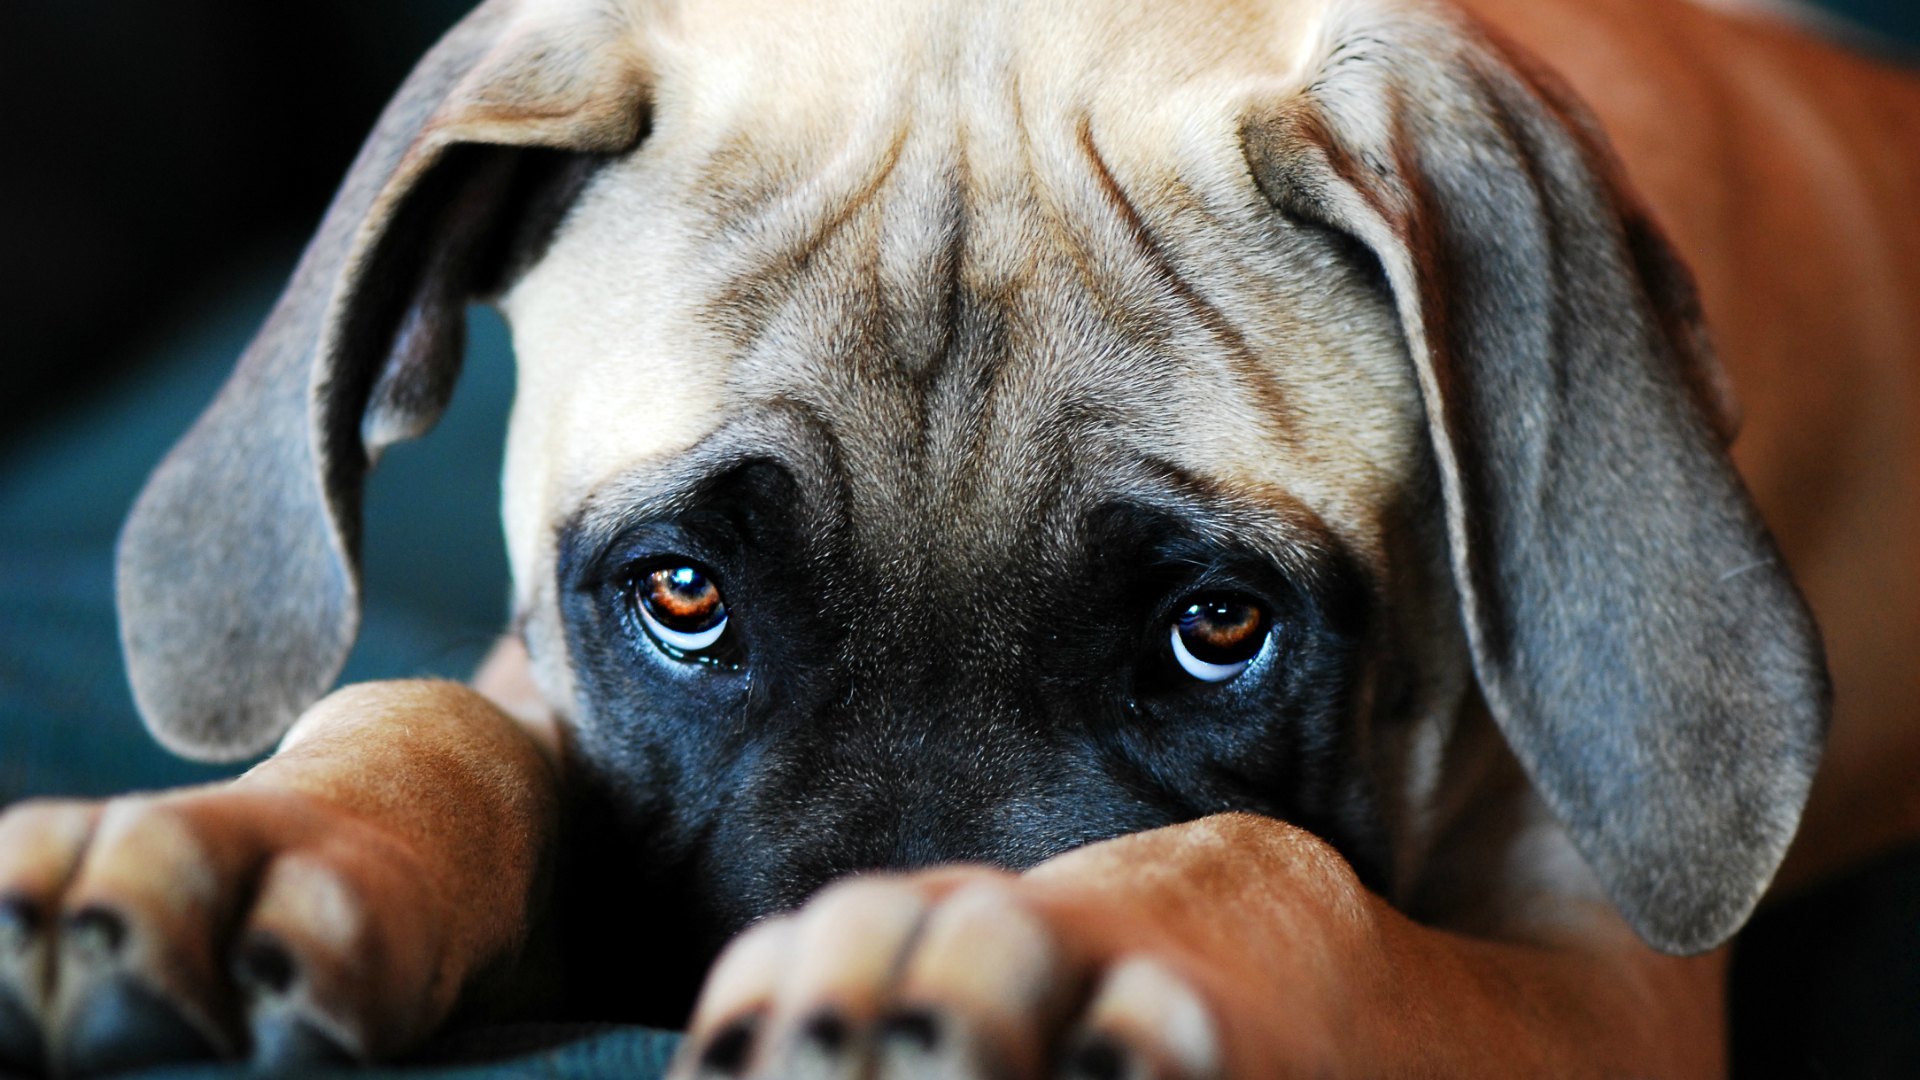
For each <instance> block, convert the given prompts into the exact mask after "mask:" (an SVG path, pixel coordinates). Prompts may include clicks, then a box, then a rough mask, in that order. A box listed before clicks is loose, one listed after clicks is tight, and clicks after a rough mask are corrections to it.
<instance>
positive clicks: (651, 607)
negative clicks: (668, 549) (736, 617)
mask: <svg viewBox="0 0 1920 1080" xmlns="http://www.w3.org/2000/svg"><path fill="white" fill-rule="evenodd" d="M632 589H633V599H634V604H633V606H634V610H635V611H637V612H638V613H639V615H640V622H641V624H642V625H644V626H645V627H646V628H647V633H648V634H649V635H651V636H652V637H653V639H654V640H655V641H657V642H659V643H660V645H661V646H662V648H663V649H664V650H665V651H666V652H667V653H668V655H670V656H674V657H675V658H676V659H678V658H680V657H682V656H685V655H689V654H693V653H698V652H701V651H702V650H705V649H709V648H712V647H713V645H714V643H715V642H718V641H719V640H720V638H721V635H723V634H725V633H726V632H727V602H726V601H725V600H724V599H722V597H721V596H720V587H719V586H717V585H715V584H714V583H713V579H712V578H710V577H708V576H707V575H706V573H705V572H704V571H702V570H700V569H699V568H698V567H694V566H663V567H660V568H658V569H655V570H652V571H649V572H648V573H646V574H645V575H643V576H641V577H639V578H637V579H636V580H635V581H634V583H633V586H632Z"/></svg>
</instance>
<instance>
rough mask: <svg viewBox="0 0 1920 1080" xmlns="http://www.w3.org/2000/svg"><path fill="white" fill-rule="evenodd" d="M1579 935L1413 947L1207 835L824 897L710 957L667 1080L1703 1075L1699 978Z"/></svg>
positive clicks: (1357, 911) (1418, 933) (1359, 902)
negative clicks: (1547, 940)
mask: <svg viewBox="0 0 1920 1080" xmlns="http://www.w3.org/2000/svg"><path fill="white" fill-rule="evenodd" d="M1609 924H1610V925H1609ZM1596 925H1597V926H1605V927H1606V929H1604V930H1596V931H1594V932H1593V933H1591V934H1586V935H1582V936H1580V938H1579V940H1573V941H1568V942H1562V943H1559V944H1557V945H1551V946H1549V945H1524V946H1523V945H1515V944H1500V943H1493V942H1488V941H1482V940H1476V939H1469V938H1464V937H1460V936H1457V935H1453V934H1449V933H1446V932H1443V931H1439V930H1435V929H1431V928H1428V927H1425V926H1421V925H1419V924H1416V923H1414V922H1412V921H1411V920H1409V919H1407V918H1406V917H1405V916H1403V915H1401V914H1400V913H1399V912H1397V911H1396V910H1394V909H1393V908H1391V907H1390V906H1388V905H1387V904H1386V903H1385V902H1384V901H1383V900H1381V899H1379V898H1378V897H1376V896H1374V895H1373V894H1371V893H1369V892H1367V891H1366V889H1365V888H1363V887H1362V886H1361V885H1360V883H1359V881H1358V880H1357V879H1356V878H1355V877H1354V875H1353V873H1352V871H1351V870H1350V868H1349V867H1348V866H1347V864H1346V863H1345V861H1344V860H1342V859H1341V858H1340V857H1339V856H1338V855H1337V854H1336V853H1335V852H1334V851H1333V850H1332V849H1331V848H1329V847H1328V846H1327V845H1325V844H1324V843H1323V842H1321V841H1320V840H1318V839H1316V838H1314V837H1313V836H1311V835H1309V834H1307V833H1305V832H1302V831H1300V830H1298V829H1294V828H1292V827H1290V826H1287V825H1284V824H1281V823H1279V822H1276V821H1272V820H1268V819H1263V818H1255V817H1250V816H1245V815H1223V816H1219V817H1213V818H1207V819H1204V820H1202V821H1198V822H1193V823H1190V824H1186V825H1180V826H1174V827H1172V828H1166V829H1161V830H1157V831H1155V832H1151V833H1142V834H1138V835H1135V836H1128V837H1123V838H1121V839H1118V840H1113V841H1109V842H1106V843H1103V844H1097V845H1093V846H1091V847H1088V848H1084V849H1081V850H1080V851H1076V852H1073V853H1070V854H1068V855H1065V856H1062V857H1060V858H1057V859H1054V860H1052V861H1051V862H1048V863H1045V864H1042V865H1041V866H1039V867H1037V868H1035V869H1034V870H1032V871H1030V872H1028V873H1026V874H1023V875H1018V876H1016V875H1011V874H1003V873H998V872H995V871H989V870H974V869H965V868H962V869H948V870H935V871H929V872H925V873H919V874H911V875H900V876H876V877H865V878H856V879H853V880H851V881H849V882H845V883H842V884H840V885H837V886H835V887H833V888H830V889H828V890H827V891H825V892H824V893H822V894H821V896H820V897H818V898H817V899H816V900H814V901H813V902H812V903H811V904H809V905H808V906H807V907H805V908H803V909H802V910H801V911H799V912H798V913H796V914H793V915H788V916H785V917H782V918H778V919H774V920H770V921H768V922H766V923H764V924H762V925H760V926H758V927H756V928H754V929H753V930H751V931H749V932H748V933H747V934H745V935H743V936H742V937H741V938H740V939H739V940H738V941H737V942H736V943H735V944H734V945H732V946H731V947H730V948H729V950H728V952H727V953H726V954H725V955H724V956H723V957H722V959H721V961H720V963H719V964H718V965H717V966H716V968H715V970H714V972H713V974H712V975H711V977H710V978H709V981H708V984H707V987H706V990H705V992H704V994H703V996H702V999H701V1003H700V1005H699V1008H698V1010H697V1012H696V1014H695V1018H694V1022H693V1025H692V1029H691V1031H690V1034H689V1037H688V1039H687V1043H686V1046H685V1048H684V1050H683V1051H682V1056H681V1057H680V1059H679V1060H678V1061H677V1062H676V1066H675V1073H674V1076H675V1077H676V1080H690V1078H694V1077H700V1078H713V1077H756V1078H757V1077H773V1076H781V1077H794V1076H806V1077H865V1076H875V1077H893V1076H907V1075H912V1076H938V1077H956V1078H957V1077H987V1076H994V1077H999V1076H1022V1077H1039V1076H1058V1077H1076V1078H1077V1077H1116V1078H1117V1077H1180V1078H1194V1080H1198V1078H1204V1077H1228V1076H1231V1077H1260V1078H1266V1077H1278V1076H1296V1075H1298V1076H1315V1077H1333V1076H1356V1077H1371V1076H1386V1075H1419V1076H1462V1077H1478V1076H1564V1077H1574V1076H1600V1075H1618V1074H1633V1075H1657V1076H1669V1077H1670V1076H1717V1075H1719V1074H1720V1072H1721V1070H1722V1067H1723V1066H1722V1059H1721V1049H1720V1034H1719V1030H1720V1029H1719V1025H1720V997H1719V994H1720V991H1719V989H1718V979H1719V976H1720V973H1721V962H1720V958H1719V957H1717V956H1709V957H1706V958H1700V959H1692V960H1680V959H1674V958H1671V957H1665V956H1660V955H1658V954H1656V953H1653V952H1652V951H1651V950H1648V949H1647V948H1646V947H1645V946H1643V945H1640V944H1639V943H1638V942H1637V941H1636V940H1633V939H1632V938H1631V935H1630V933H1629V932H1628V931H1626V929H1625V927H1624V926H1623V925H1621V924H1620V923H1619V921H1618V918H1617V916H1607V917H1606V918H1605V919H1601V920H1599V921H1598V922H1597V923H1596Z"/></svg>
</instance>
